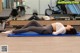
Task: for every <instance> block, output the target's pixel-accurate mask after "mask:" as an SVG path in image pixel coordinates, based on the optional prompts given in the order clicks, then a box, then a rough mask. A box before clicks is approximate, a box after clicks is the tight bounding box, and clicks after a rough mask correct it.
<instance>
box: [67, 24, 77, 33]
mask: <svg viewBox="0 0 80 53" xmlns="http://www.w3.org/2000/svg"><path fill="white" fill-rule="evenodd" d="M76 33H77V31H76V29H75V28H74V27H72V26H71V25H67V26H66V34H76Z"/></svg>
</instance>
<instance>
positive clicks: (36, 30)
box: [12, 27, 50, 34]
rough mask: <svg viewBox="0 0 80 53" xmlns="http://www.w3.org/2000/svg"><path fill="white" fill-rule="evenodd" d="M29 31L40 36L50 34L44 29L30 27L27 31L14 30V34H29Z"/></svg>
mask: <svg viewBox="0 0 80 53" xmlns="http://www.w3.org/2000/svg"><path fill="white" fill-rule="evenodd" d="M29 31H32V32H37V33H39V34H50V33H49V31H48V30H47V29H46V28H43V27H28V28H25V29H18V30H14V31H13V32H12V33H24V32H29Z"/></svg>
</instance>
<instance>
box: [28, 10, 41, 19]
mask: <svg viewBox="0 0 80 53" xmlns="http://www.w3.org/2000/svg"><path fill="white" fill-rule="evenodd" d="M28 20H41V19H40V18H39V17H38V13H37V12H36V11H34V12H33V15H32V16H31V17H30V18H29V19H28Z"/></svg>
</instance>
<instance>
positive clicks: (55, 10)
mask: <svg viewBox="0 0 80 53" xmlns="http://www.w3.org/2000/svg"><path fill="white" fill-rule="evenodd" d="M48 7H49V8H48V9H46V10H45V15H48V16H50V15H52V14H60V13H61V10H60V9H59V8H58V7H57V6H56V7H51V6H50V5H49V4H48Z"/></svg>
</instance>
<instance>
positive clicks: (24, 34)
mask: <svg viewBox="0 0 80 53" xmlns="http://www.w3.org/2000/svg"><path fill="white" fill-rule="evenodd" d="M36 36H80V32H78V33H77V34H59V35H53V34H38V33H35V32H27V33H19V34H8V37H36Z"/></svg>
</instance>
